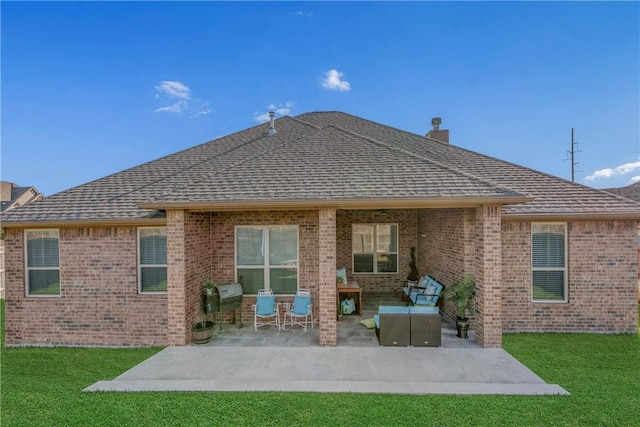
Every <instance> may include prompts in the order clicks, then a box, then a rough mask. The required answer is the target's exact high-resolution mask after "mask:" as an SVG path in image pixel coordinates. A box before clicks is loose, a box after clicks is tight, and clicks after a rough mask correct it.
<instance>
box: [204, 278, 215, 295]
mask: <svg viewBox="0 0 640 427" xmlns="http://www.w3.org/2000/svg"><path fill="white" fill-rule="evenodd" d="M216 285H217V283H216V282H215V280H211V279H207V280H205V281H204V283H203V284H202V287H203V288H204V290H205V292H206V293H207V295H213V288H215V287H216Z"/></svg>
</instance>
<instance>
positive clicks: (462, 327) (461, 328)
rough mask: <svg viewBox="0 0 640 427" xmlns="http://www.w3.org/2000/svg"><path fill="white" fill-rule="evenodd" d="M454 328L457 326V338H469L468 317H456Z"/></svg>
mask: <svg viewBox="0 0 640 427" xmlns="http://www.w3.org/2000/svg"><path fill="white" fill-rule="evenodd" d="M456 328H458V335H457V337H458V338H465V339H466V338H469V319H467V318H466V317H463V318H460V317H458V320H457V321H456Z"/></svg>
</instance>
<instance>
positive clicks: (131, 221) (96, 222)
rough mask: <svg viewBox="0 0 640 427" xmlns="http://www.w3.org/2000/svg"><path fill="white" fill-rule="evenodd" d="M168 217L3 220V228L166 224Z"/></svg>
mask: <svg viewBox="0 0 640 427" xmlns="http://www.w3.org/2000/svg"><path fill="white" fill-rule="evenodd" d="M166 224H167V219H166V218H126V219H82V220H74V219H72V220H52V221H42V220H38V221H15V222H3V223H2V224H0V226H1V228H6V229H9V228H64V227H126V226H154V225H166Z"/></svg>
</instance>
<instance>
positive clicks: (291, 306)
mask: <svg viewBox="0 0 640 427" xmlns="http://www.w3.org/2000/svg"><path fill="white" fill-rule="evenodd" d="M284 306H285V310H284V320H283V322H282V329H283V330H286V329H287V327H289V329H291V327H292V326H295V325H298V326H302V327H303V328H304V331H305V332H307V330H308V329H313V326H314V325H315V324H316V320H315V319H314V318H313V304H312V303H311V291H309V290H306V289H298V292H297V293H296V296H295V298H294V299H293V303H284ZM309 326H311V328H309Z"/></svg>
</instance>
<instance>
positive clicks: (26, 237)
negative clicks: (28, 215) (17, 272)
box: [24, 228, 62, 298]
mask: <svg viewBox="0 0 640 427" xmlns="http://www.w3.org/2000/svg"><path fill="white" fill-rule="evenodd" d="M43 231H47V232H50V231H54V232H55V233H56V237H57V240H58V266H57V267H29V243H28V240H29V234H30V233H41V232H43ZM31 270H34V271H35V270H38V271H40V270H48V271H56V270H57V271H58V278H59V279H60V284H59V286H60V287H59V289H58V293H57V294H41V295H38V294H32V293H30V292H29V289H30V287H29V271H31ZM24 271H25V278H24V285H25V289H24V293H25V295H26V296H27V297H29V298H60V297H61V295H62V277H60V230H58V229H57V228H38V229H30V230H24Z"/></svg>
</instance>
